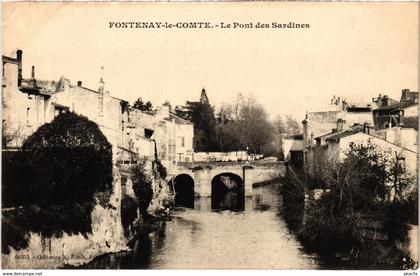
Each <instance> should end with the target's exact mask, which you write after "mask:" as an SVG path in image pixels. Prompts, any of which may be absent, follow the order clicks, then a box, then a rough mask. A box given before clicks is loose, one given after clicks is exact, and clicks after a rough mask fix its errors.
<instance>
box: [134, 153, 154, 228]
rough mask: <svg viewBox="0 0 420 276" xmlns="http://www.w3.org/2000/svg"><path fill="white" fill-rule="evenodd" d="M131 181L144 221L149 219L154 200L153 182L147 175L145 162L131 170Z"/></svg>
mask: <svg viewBox="0 0 420 276" xmlns="http://www.w3.org/2000/svg"><path fill="white" fill-rule="evenodd" d="M131 181H132V182H133V189H134V194H135V195H136V197H137V200H138V203H139V204H138V205H139V210H140V214H141V216H142V218H143V219H144V220H146V219H147V217H148V212H147V208H149V204H150V202H151V201H152V198H153V189H152V180H151V179H150V178H149V176H148V175H147V173H146V169H145V162H144V161H143V162H139V163H138V164H137V165H135V166H133V167H132V168H131Z"/></svg>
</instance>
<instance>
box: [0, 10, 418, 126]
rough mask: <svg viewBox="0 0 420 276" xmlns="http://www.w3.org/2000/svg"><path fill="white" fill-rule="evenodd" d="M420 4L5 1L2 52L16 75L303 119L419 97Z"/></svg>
mask: <svg viewBox="0 0 420 276" xmlns="http://www.w3.org/2000/svg"><path fill="white" fill-rule="evenodd" d="M110 21H113V22H123V21H146V22H149V21H160V22H173V23H176V22H186V21H188V22H189V21H200V22H211V23H212V24H220V22H224V23H226V24H227V23H233V22H239V23H249V22H252V23H254V24H255V23H256V22H262V23H269V24H271V23H272V22H278V23H289V22H296V23H307V24H309V25H310V28H307V29H273V28H269V29H256V28H252V29H238V28H236V29H220V28H212V29H170V30H169V29H166V30H162V29H110V28H109V22H110ZM418 22H419V3H410V2H405V3H395V2H394V3H383V2H382V3H354V2H353V3H301V2H297V3H292V2H289V3H280V2H279V3H275V2H266V3H263V2H249V3H244V2H242V3H234V2H225V3H208V2H207V3H187V2H183V3H150V2H149V3H129V2H125V3H100V2H96V3H49V2H39V3H27V2H26V3H19V2H15V3H3V9H2V28H3V42H2V47H3V49H2V53H3V55H7V56H11V57H15V52H16V50H17V49H21V50H23V74H24V77H29V76H30V70H31V66H32V65H34V66H35V68H36V77H37V78H38V79H51V80H58V79H59V78H60V76H62V75H64V76H65V77H66V78H68V79H70V80H71V82H72V84H74V85H75V84H76V83H77V81H78V80H81V81H82V82H83V86H85V87H88V88H91V89H97V87H98V81H99V77H100V68H101V66H104V80H105V87H106V89H107V90H109V91H110V93H111V95H113V96H115V97H118V98H122V99H125V100H128V101H129V102H130V103H132V102H133V101H134V100H135V99H136V98H138V97H142V98H143V99H144V100H150V101H151V102H152V103H153V104H154V105H159V104H162V103H163V102H164V101H165V100H169V101H170V102H171V103H172V105H176V104H183V103H185V101H186V100H198V99H199V97H200V92H201V89H202V88H205V89H206V91H207V95H208V97H209V100H210V103H211V104H212V105H214V106H215V107H216V109H217V108H218V107H219V106H220V105H221V104H223V103H229V102H233V101H235V99H236V97H237V94H238V93H241V94H244V95H246V94H252V95H253V96H254V97H255V98H256V99H257V100H258V102H260V103H261V104H263V105H264V106H265V108H266V109H267V111H268V112H269V114H270V115H271V116H275V115H276V114H279V115H282V116H284V115H286V114H291V115H292V116H294V117H296V118H297V119H298V120H301V119H302V120H303V119H304V114H305V113H306V111H307V110H311V109H318V108H319V107H321V106H325V105H327V104H328V103H329V102H330V99H331V98H332V96H333V95H336V96H344V97H345V98H347V99H350V100H353V101H358V102H359V101H362V100H363V101H370V100H371V99H372V97H375V96H378V94H379V93H381V94H387V95H389V96H390V97H392V98H395V99H399V98H400V95H401V90H402V89H404V88H408V89H410V90H413V91H418V83H419V81H418V80H419V76H418V75H419V70H418V69H419V64H418V62H419V38H418V36H419V23H418Z"/></svg>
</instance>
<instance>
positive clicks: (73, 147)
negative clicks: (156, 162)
mask: <svg viewBox="0 0 420 276" xmlns="http://www.w3.org/2000/svg"><path fill="white" fill-rule="evenodd" d="M22 149H23V152H24V153H25V159H24V166H25V167H26V170H27V172H28V175H29V176H30V181H29V182H27V183H22V185H24V186H25V187H26V189H25V190H26V192H27V196H28V199H29V200H30V201H31V202H33V203H37V204H39V205H43V204H46V205H51V204H66V203H75V202H93V201H94V197H93V196H94V194H95V193H98V192H105V193H111V192H112V179H113V177H112V146H111V144H110V143H109V142H108V140H107V139H106V137H105V136H104V135H103V134H102V132H101V131H100V129H99V127H98V125H97V124H96V123H94V122H92V121H90V120H89V119H87V118H86V117H84V116H80V115H77V114H75V113H70V112H69V113H64V114H60V115H58V116H57V117H56V118H55V119H54V120H53V121H52V122H51V123H47V124H44V125H42V126H41V127H40V128H39V129H38V130H37V131H36V132H35V133H33V134H32V135H31V136H29V137H28V138H27V139H26V141H25V142H24V143H23V147H22ZM22 196H23V195H22Z"/></svg>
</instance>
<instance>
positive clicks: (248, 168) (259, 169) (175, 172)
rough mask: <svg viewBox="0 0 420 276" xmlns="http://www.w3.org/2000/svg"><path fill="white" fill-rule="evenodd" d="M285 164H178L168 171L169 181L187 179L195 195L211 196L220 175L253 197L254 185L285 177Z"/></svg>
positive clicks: (258, 162)
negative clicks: (237, 183)
mask: <svg viewBox="0 0 420 276" xmlns="http://www.w3.org/2000/svg"><path fill="white" fill-rule="evenodd" d="M285 171H286V167H285V165H284V163H283V162H261V161H255V162H193V163H191V162H190V163H178V164H177V165H176V166H172V168H171V169H170V170H168V177H167V179H168V180H169V181H171V180H173V181H176V179H179V178H180V177H183V178H185V177H187V178H189V179H190V181H191V180H192V181H193V186H194V193H195V194H196V195H198V196H211V194H212V181H213V179H214V178H215V177H217V176H220V175H227V176H231V177H233V178H235V179H237V180H240V182H241V184H243V185H244V189H245V196H252V185H253V184H255V183H259V182H264V181H268V180H271V179H273V178H275V177H278V176H284V173H285Z"/></svg>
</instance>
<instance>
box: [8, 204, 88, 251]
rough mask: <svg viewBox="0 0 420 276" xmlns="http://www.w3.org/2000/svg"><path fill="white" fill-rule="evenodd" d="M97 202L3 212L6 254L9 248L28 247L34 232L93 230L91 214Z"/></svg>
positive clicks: (51, 233) (57, 234) (55, 233)
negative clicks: (94, 203)
mask: <svg viewBox="0 0 420 276" xmlns="http://www.w3.org/2000/svg"><path fill="white" fill-rule="evenodd" d="M92 210H93V204H92V203H91V202H88V203H83V204H79V203H73V204H67V205H55V206H45V207H42V208H40V207H38V206H35V205H30V206H26V207H23V208H15V209H12V210H9V211H2V233H1V235H2V253H4V254H8V253H9V252H10V249H9V247H13V248H14V249H16V250H19V249H22V248H26V247H27V246H28V241H29V238H30V234H29V233H30V232H34V233H38V234H39V235H41V237H43V238H51V237H53V236H55V237H61V236H62V235H63V233H67V234H69V235H72V234H79V233H81V234H83V235H85V236H86V235H87V234H88V233H92V228H91V225H92V219H91V213H92Z"/></svg>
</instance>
